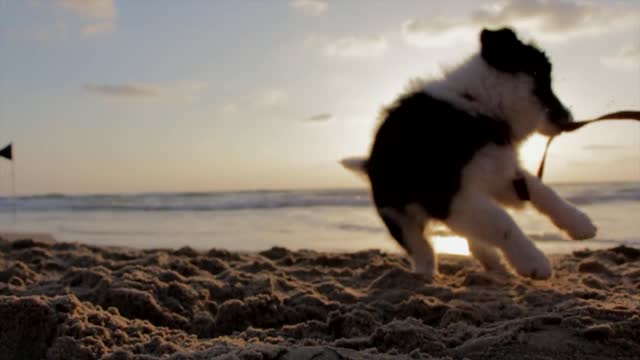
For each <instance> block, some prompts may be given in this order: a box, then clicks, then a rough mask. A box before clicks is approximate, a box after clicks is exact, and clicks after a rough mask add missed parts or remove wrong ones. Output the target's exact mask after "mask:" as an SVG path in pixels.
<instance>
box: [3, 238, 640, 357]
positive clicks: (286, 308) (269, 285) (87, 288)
mask: <svg viewBox="0 0 640 360" xmlns="http://www.w3.org/2000/svg"><path fill="white" fill-rule="evenodd" d="M2 238H3V240H0V358H1V359H43V358H45V359H112V360H116V359H117V360H124V359H156V358H163V359H218V358H220V359H429V358H436V359H464V358H468V359H518V360H524V359H638V358H639V357H640V250H638V249H633V248H628V247H616V248H611V249H606V250H598V251H589V250H584V251H577V252H574V253H572V254H568V255H559V256H554V257H553V262H554V271H555V273H554V276H553V277H552V279H550V280H548V281H532V280H528V279H523V278H520V277H517V276H515V275H509V274H497V273H485V272H484V271H483V270H482V269H481V267H480V266H479V265H478V264H477V263H476V262H475V261H474V260H473V259H471V258H468V257H459V256H453V255H449V256H447V255H444V256H440V263H439V270H440V275H439V276H438V277H437V279H436V280H435V281H434V282H433V283H427V282H425V280H424V278H423V277H422V276H421V275H418V274H414V273H412V272H411V271H410V268H409V264H408V262H407V260H406V259H405V258H404V257H402V256H399V255H394V254H386V253H382V252H379V251H375V250H371V251H361V252H356V253H338V254H328V253H320V252H315V251H304V250H303V251H290V250H287V249H284V248H272V249H270V250H266V251H263V252H260V253H234V252H229V251H226V250H221V249H212V250H209V251H205V252H198V251H195V250H193V249H190V248H181V249H179V250H161V249H159V250H135V249H127V248H110V247H98V246H89V245H82V244H74V243H58V242H55V241H53V240H52V239H50V238H47V237H46V236H44V237H43V236H39V237H35V238H33V239H32V238H31V237H28V236H27V237H25V236H22V239H20V236H12V237H11V239H8V238H7V236H2Z"/></svg>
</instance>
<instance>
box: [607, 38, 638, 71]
mask: <svg viewBox="0 0 640 360" xmlns="http://www.w3.org/2000/svg"><path fill="white" fill-rule="evenodd" d="M602 64H604V65H605V66H607V67H610V68H615V69H633V70H637V69H640V44H636V45H630V46H625V47H623V48H622V49H620V51H618V53H616V54H615V55H612V56H608V57H605V58H603V59H602Z"/></svg>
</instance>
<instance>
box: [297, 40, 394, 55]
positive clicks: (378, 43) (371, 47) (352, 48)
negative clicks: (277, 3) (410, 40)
mask: <svg viewBox="0 0 640 360" xmlns="http://www.w3.org/2000/svg"><path fill="white" fill-rule="evenodd" d="M305 45H306V46H307V47H311V48H320V49H322V52H323V53H324V54H325V55H326V56H329V57H342V58H363V57H379V56H382V55H384V53H385V52H386V51H387V48H388V43H387V39H386V38H385V37H384V36H382V35H360V36H355V35H351V36H343V37H330V36H325V35H309V36H307V38H306V39H305Z"/></svg>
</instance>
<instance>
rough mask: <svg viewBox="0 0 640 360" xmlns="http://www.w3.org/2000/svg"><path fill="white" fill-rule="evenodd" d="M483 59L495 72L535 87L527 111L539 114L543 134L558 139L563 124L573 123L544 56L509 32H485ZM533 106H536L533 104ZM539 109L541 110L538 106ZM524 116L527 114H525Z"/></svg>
mask: <svg viewBox="0 0 640 360" xmlns="http://www.w3.org/2000/svg"><path fill="white" fill-rule="evenodd" d="M480 42H481V44H482V49H481V56H482V58H483V59H484V61H485V62H486V63H487V64H488V65H489V66H491V67H492V68H494V69H495V70H497V71H499V72H501V73H505V74H509V75H513V78H514V79H523V77H524V79H526V81H527V82H529V83H531V84H532V89H531V94H530V98H531V99H528V101H526V102H527V103H528V104H529V105H528V108H527V111H529V112H531V111H534V112H537V113H539V115H540V116H539V117H538V116H536V117H537V118H539V119H540V123H539V124H537V126H535V127H536V128H537V129H538V130H539V131H540V132H541V133H543V134H546V135H555V134H558V133H559V132H560V128H561V127H562V125H563V124H566V123H568V122H572V121H573V117H572V115H571V113H570V112H569V110H567V108H566V107H565V106H564V105H563V104H562V103H561V102H560V100H558V98H557V97H556V95H555V94H554V92H553V89H552V88H551V63H550V62H549V59H547V57H546V55H545V54H544V52H542V51H541V50H540V49H538V48H537V47H535V46H533V45H531V44H525V43H523V42H521V41H520V40H519V39H518V38H517V36H516V34H515V33H514V32H513V31H512V30H511V29H509V28H503V29H500V30H495V31H493V30H487V29H484V30H482V32H481V33H480ZM532 103H533V106H531V104H532ZM536 105H537V106H536ZM523 115H524V114H523Z"/></svg>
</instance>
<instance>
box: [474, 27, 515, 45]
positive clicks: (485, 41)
mask: <svg viewBox="0 0 640 360" xmlns="http://www.w3.org/2000/svg"><path fill="white" fill-rule="evenodd" d="M480 43H481V44H482V48H483V49H484V48H485V47H489V48H505V47H512V46H516V45H518V44H520V40H518V37H517V36H516V33H515V32H513V30H511V29H510V28H502V29H499V30H488V29H482V32H480Z"/></svg>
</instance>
